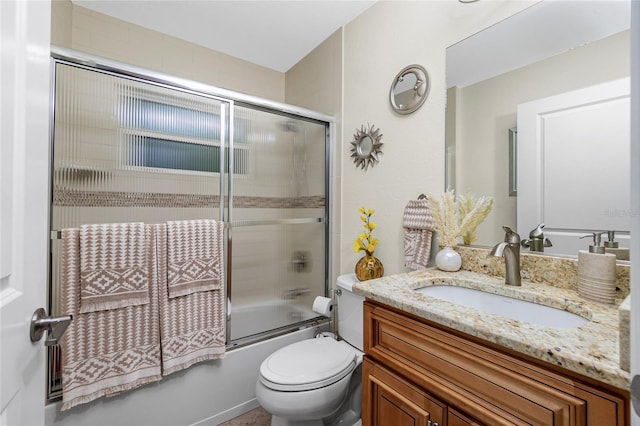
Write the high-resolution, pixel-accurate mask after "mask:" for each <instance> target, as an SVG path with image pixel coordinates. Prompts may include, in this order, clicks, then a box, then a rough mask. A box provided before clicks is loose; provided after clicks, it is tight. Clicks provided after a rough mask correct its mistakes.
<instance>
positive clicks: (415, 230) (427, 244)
mask: <svg viewBox="0 0 640 426" xmlns="http://www.w3.org/2000/svg"><path fill="white" fill-rule="evenodd" d="M402 226H403V227H404V266H406V267H407V268H411V269H425V268H426V267H427V264H428V263H429V256H430V254H431V237H432V235H433V231H434V220H433V216H432V215H431V210H430V209H429V204H428V201H427V200H426V199H422V200H410V201H409V202H408V203H407V205H406V206H405V208H404V216H403V223H402Z"/></svg>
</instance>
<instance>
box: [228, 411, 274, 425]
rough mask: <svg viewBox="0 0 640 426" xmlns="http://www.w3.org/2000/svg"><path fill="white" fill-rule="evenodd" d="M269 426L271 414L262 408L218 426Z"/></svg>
mask: <svg viewBox="0 0 640 426" xmlns="http://www.w3.org/2000/svg"><path fill="white" fill-rule="evenodd" d="M270 424H271V414H269V413H267V412H266V411H265V410H264V409H263V408H262V407H258V408H256V409H254V410H251V411H249V412H247V413H244V414H243V415H241V416H238V417H236V418H233V419H231V420H229V421H227V422H224V423H221V424H220V425H218V426H269V425H270Z"/></svg>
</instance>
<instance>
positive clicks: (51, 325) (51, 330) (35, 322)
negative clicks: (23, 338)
mask: <svg viewBox="0 0 640 426" xmlns="http://www.w3.org/2000/svg"><path fill="white" fill-rule="evenodd" d="M46 315H47V312H46V311H45V310H44V308H38V309H36V310H35V312H34V313H33V315H32V316H31V324H30V327H29V337H30V338H31V341H32V342H38V341H40V339H42V335H43V334H44V332H45V331H47V332H48V333H47V339H46V340H45V341H44V345H45V346H53V345H57V344H58V341H59V340H60V338H61V337H62V335H63V334H64V332H65V331H66V329H67V327H68V326H69V324H71V321H72V320H73V317H72V316H71V315H64V316H60V317H48V316H46Z"/></svg>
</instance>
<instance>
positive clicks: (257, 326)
mask: <svg viewBox="0 0 640 426" xmlns="http://www.w3.org/2000/svg"><path fill="white" fill-rule="evenodd" d="M229 310H230V311H231V326H230V327H229V328H230V329H231V339H230V340H231V341H234V340H236V339H241V338H244V337H247V336H254V335H256V334H259V333H262V332H264V331H265V330H276V329H279V328H282V327H286V326H288V325H290V324H293V323H296V322H300V321H306V320H310V319H313V318H317V317H319V315H318V314H317V313H315V312H313V311H312V310H311V309H309V308H307V307H305V306H300V305H294V304H292V303H288V301H286V300H279V299H274V300H267V301H261V302H259V303H255V304H247V305H238V306H235V305H234V306H231V308H230V309H229Z"/></svg>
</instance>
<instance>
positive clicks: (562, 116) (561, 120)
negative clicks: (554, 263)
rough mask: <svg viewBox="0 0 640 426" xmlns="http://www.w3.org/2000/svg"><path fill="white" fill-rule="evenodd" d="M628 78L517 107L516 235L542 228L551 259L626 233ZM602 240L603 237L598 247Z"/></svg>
mask: <svg viewBox="0 0 640 426" xmlns="http://www.w3.org/2000/svg"><path fill="white" fill-rule="evenodd" d="M629 91H630V85H629V79H628V78H625V79H620V80H615V81H612V82H608V83H603V84H598V85H595V86H591V87H587V88H584V89H580V90H574V91H570V92H566V93H563V94H560V95H556V96H551V97H548V98H544V99H538V100H535V101H531V102H527V103H524V104H520V105H518V142H517V143H518V149H517V150H518V200H517V203H518V210H517V212H518V213H517V223H518V226H517V228H518V233H519V234H520V236H521V237H522V238H527V237H528V236H529V232H530V231H531V230H533V229H534V228H535V227H536V226H537V225H538V224H540V223H544V224H545V229H544V234H545V237H547V238H549V239H550V240H551V242H552V244H553V246H552V247H550V248H545V252H547V253H552V254H565V255H574V256H575V255H577V253H578V250H580V249H583V250H584V249H587V248H588V246H589V244H590V243H591V241H592V239H589V238H587V239H582V240H581V239H580V238H579V237H581V236H584V235H585V234H588V232H595V231H608V230H612V231H618V233H617V234H616V240H617V241H619V244H620V247H628V244H629V236H628V234H629V231H630V225H631V221H630V216H631V214H630V212H631V211H630V203H629V194H630V182H631V181H630V178H629V167H630V164H629V162H628V161H626V160H625V161H620V159H627V158H628V156H629V146H630V145H629V143H630V142H629V141H630V136H629V126H630V121H629V117H630V111H629V105H630V103H629ZM606 239H607V235H606V234H605V235H603V236H602V242H604V241H606Z"/></svg>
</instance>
